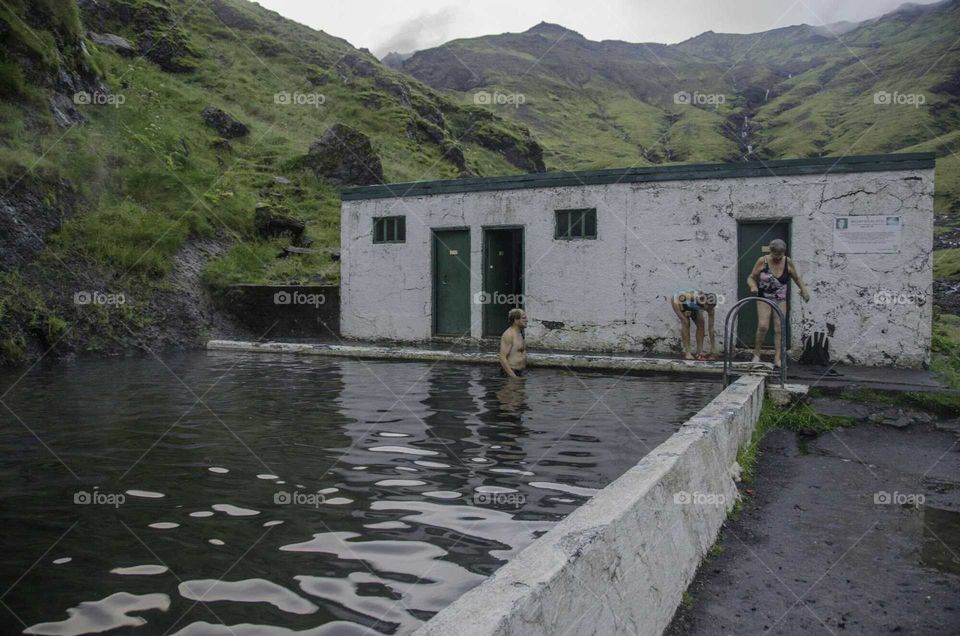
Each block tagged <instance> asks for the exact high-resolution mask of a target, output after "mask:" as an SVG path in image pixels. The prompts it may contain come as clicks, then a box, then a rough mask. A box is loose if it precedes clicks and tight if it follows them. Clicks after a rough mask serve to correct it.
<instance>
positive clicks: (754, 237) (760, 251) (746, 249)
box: [737, 221, 790, 348]
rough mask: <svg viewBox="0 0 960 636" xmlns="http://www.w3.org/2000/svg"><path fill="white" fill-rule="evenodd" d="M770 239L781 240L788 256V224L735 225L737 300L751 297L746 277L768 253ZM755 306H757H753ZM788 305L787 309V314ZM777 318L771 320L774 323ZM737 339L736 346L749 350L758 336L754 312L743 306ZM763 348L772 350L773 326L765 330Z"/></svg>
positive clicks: (781, 222) (755, 223)
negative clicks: (759, 259)
mask: <svg viewBox="0 0 960 636" xmlns="http://www.w3.org/2000/svg"><path fill="white" fill-rule="evenodd" d="M773 239H781V240H782V241H784V242H785V243H786V244H787V256H789V255H790V221H759V222H744V223H739V224H738V225H737V246H738V247H737V253H738V254H739V257H738V259H737V285H738V286H737V298H746V297H748V296H752V295H753V294H751V293H750V288H749V287H747V276H749V275H750V272H751V271H752V270H753V265H754V263H756V262H757V259H758V258H760V257H761V256H763V255H765V254H767V246H768V245H770V241H772V240H773ZM753 304H757V303H753ZM789 309H790V308H789V305H788V307H787V310H788V313H789ZM776 319H777V317H776V315H774V316H773V318H772V320H776ZM737 322H738V327H737V339H738V340H739V344H740V345H741V346H745V347H752V346H753V344H754V340H755V339H756V335H757V310H756V308H755V307H744V308H743V310H742V311H741V312H740V316H739V318H738V319H737ZM786 335H787V343H788V345H789V343H790V325H789V321H788V323H787V334H786ZM763 346H764V347H770V348H772V347H773V323H772V322H771V323H770V329H769V330H768V331H767V338H766V341H765V342H764V345H763Z"/></svg>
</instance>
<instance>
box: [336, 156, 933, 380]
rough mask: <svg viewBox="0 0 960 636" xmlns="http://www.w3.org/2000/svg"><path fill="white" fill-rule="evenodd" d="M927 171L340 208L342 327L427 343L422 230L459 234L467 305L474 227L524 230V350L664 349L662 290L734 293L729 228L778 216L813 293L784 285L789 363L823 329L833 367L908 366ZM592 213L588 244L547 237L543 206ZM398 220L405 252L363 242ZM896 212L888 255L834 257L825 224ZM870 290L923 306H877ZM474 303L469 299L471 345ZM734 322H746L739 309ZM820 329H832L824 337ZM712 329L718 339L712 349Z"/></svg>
mask: <svg viewBox="0 0 960 636" xmlns="http://www.w3.org/2000/svg"><path fill="white" fill-rule="evenodd" d="M933 179H934V175H933V170H932V169H931V170H898V171H889V172H864V173H845V174H833V173H828V174H827V175H826V176H824V175H800V176H789V177H775V176H766V177H752V178H731V179H704V180H696V181H693V180H691V181H665V182H646V183H618V184H609V185H590V186H579V187H572V186H571V187H549V188H536V189H523V190H503V191H490V192H467V193H451V194H438V195H431V196H418V197H408V198H404V199H372V200H351V201H344V202H343V209H342V227H341V244H342V245H349V246H350V247H349V249H348V250H345V251H344V254H343V257H342V267H341V272H342V289H341V326H342V327H341V328H342V330H343V334H344V336H346V337H349V338H356V339H367V340H379V339H384V340H397V341H410V342H418V341H427V340H429V339H430V338H431V324H432V315H431V311H432V267H431V262H430V259H431V244H430V237H431V234H430V228H439V227H469V228H470V268H471V288H470V295H471V298H473V297H474V296H475V295H476V294H477V293H479V292H480V291H481V280H482V279H481V276H482V269H481V268H482V247H483V244H482V238H483V228H485V227H492V226H500V225H503V226H507V225H509V226H519V227H522V228H523V230H524V241H525V243H524V248H525V253H524V264H525V289H524V294H525V300H526V309H527V311H528V313H529V315H530V325H529V327H528V330H527V338H528V342H529V345H530V346H531V347H532V348H536V347H543V348H546V347H549V348H553V349H570V350H585V351H589V350H594V351H618V352H620V351H623V352H645V353H669V352H676V351H678V350H679V329H677V328H676V324H675V323H676V318H675V317H674V315H673V312H672V311H671V310H670V307H669V305H668V304H667V298H669V297H670V296H671V295H672V294H673V293H674V292H675V291H676V290H678V289H685V288H691V287H695V288H699V289H703V290H706V291H712V292H715V293H718V294H722V295H723V296H724V297H725V298H726V300H727V304H726V305H721V306H720V308H719V315H718V319H717V330H718V332H719V331H720V330H721V329H722V323H723V318H724V316H725V315H726V308H727V307H729V306H730V305H731V304H732V302H733V301H734V300H736V297H737V289H738V283H739V282H740V281H739V279H740V277H741V274H742V273H741V272H739V271H738V268H737V255H738V246H737V223H738V221H764V220H773V219H789V220H790V221H791V240H790V246H789V250H790V255H791V257H792V258H793V259H794V261H795V262H796V264H797V266H798V268H799V270H800V272H801V274H802V275H803V278H804V280H805V281H806V282H807V284H808V285H809V287H810V289H811V293H812V298H811V302H810V303H809V304H803V303H801V301H800V297H799V292H798V290H797V289H796V286H795V285H791V296H790V299H789V300H790V305H791V312H790V326H791V340H790V343H789V349H790V354H791V357H794V358H796V357H798V356H799V354H800V353H801V351H802V338H803V336H804V335H808V334H811V333H812V332H815V331H822V332H828V331H831V330H832V336H831V342H830V346H831V355H832V357H833V359H835V360H843V361H845V362H850V363H855V364H863V365H897V366H907V367H917V366H921V365H924V364H927V363H928V362H929V356H930V351H929V346H930V330H931V320H932V303H931V302H929V299H930V298H932V291H933V290H932V283H933V276H932V267H933V262H932V252H933ZM589 207H592V208H596V209H597V232H598V236H597V239H596V240H574V241H557V240H555V239H554V238H553V235H554V210H557V209H564V208H589ZM394 214H403V215H405V216H406V218H407V224H406V227H407V240H406V243H404V244H386V245H384V244H378V245H374V244H373V242H372V237H371V231H372V226H373V221H372V218H373V217H374V216H387V215H394ZM858 214H869V215H882V214H889V215H902V216H903V230H902V231H903V236H902V242H901V248H900V252H899V253H897V254H835V253H834V252H833V227H834V219H835V217H837V216H849V215H858ZM880 292H889V293H893V294H897V295H899V294H904V295H907V296H910V295H912V296H915V297H920V298H924V299H927V301H926V302H917V303H912V304H909V305H903V304H887V305H884V304H877V303H875V302H874V299H875V297H876V295H877V294H878V293H880ZM481 310H482V305H479V304H471V312H472V316H471V323H472V325H473V327H472V332H471V338H472V339H474V340H478V339H480V338H481V331H482V321H481V318H480V312H481ZM745 311H753V310H752V309H747V310H745ZM828 323H829V324H830V327H828ZM721 336H722V334H720V333H718V344H720V345H721V346H722V344H723V343H722V339H721Z"/></svg>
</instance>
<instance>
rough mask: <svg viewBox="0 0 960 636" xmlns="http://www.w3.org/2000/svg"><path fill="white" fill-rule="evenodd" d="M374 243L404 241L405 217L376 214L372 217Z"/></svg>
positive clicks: (405, 230)
mask: <svg viewBox="0 0 960 636" xmlns="http://www.w3.org/2000/svg"><path fill="white" fill-rule="evenodd" d="M373 242H374V243H406V242H407V217H405V216H377V217H374V219H373Z"/></svg>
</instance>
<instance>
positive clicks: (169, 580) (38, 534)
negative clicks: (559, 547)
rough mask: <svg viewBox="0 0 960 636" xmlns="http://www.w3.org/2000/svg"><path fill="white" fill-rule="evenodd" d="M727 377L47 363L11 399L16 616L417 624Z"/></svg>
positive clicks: (248, 362)
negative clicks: (508, 376)
mask: <svg viewBox="0 0 960 636" xmlns="http://www.w3.org/2000/svg"><path fill="white" fill-rule="evenodd" d="M15 382H16V375H13V376H10V377H6V376H3V377H0V386H6V387H10V386H13V384H14V383H15ZM716 391H717V387H716V385H715V384H714V383H700V382H684V383H679V382H667V381H663V380H662V379H655V378H639V377H624V378H620V377H616V376H606V375H600V374H580V375H578V376H575V375H573V374H571V373H565V372H560V371H552V370H537V372H536V373H533V374H531V375H530V376H528V377H527V378H526V379H525V380H524V381H522V382H507V381H506V380H504V379H502V378H500V377H498V375H497V373H496V369H495V368H492V367H491V368H482V367H462V366H448V365H428V364H418V363H392V362H378V363H373V362H356V361H331V360H322V359H305V358H297V357H280V356H277V357H264V356H254V355H244V354H240V355H233V354H212V355H182V356H173V357H171V358H169V359H167V360H165V361H164V364H161V363H160V362H158V361H151V360H145V359H131V360H113V361H84V362H78V363H75V364H64V365H56V366H50V367H40V368H37V369H34V370H32V371H31V372H30V373H28V374H27V375H26V376H25V377H24V378H23V380H22V381H21V382H20V383H19V384H17V385H16V386H15V388H14V390H12V391H11V392H10V394H9V395H7V397H5V398H4V400H5V402H6V403H8V404H9V405H10V408H11V409H12V410H13V411H14V412H15V413H16V414H17V416H18V417H19V420H18V419H17V418H14V417H13V416H12V415H11V414H10V413H9V412H7V411H5V410H4V411H0V452H3V454H4V456H5V457H6V458H7V461H5V462H4V463H3V464H2V465H0V505H2V507H0V522H2V524H3V528H4V530H5V531H4V533H3V535H2V539H0V547H2V551H0V575H2V577H3V580H2V583H3V584H4V585H5V587H4V589H7V588H9V587H11V586H13V587H12V590H11V591H10V592H9V594H8V595H7V596H6V597H5V599H4V603H5V604H6V605H8V606H9V608H10V610H12V612H13V613H15V615H16V616H13V614H11V615H10V617H8V618H13V619H14V621H17V620H19V621H20V623H14V624H19V625H20V627H19V629H18V630H17V631H23V630H27V631H26V632H25V633H35V634H62V635H66V634H87V633H97V632H101V631H105V630H108V629H115V628H122V627H127V628H132V627H138V626H139V627H140V628H139V629H138V631H137V632H136V633H144V634H147V633H165V632H167V633H171V634H172V633H176V634H180V635H191V636H192V635H196V634H204V635H208V634H228V633H233V634H238V635H239V634H258V635H261V634H293V633H297V634H328V633H336V634H351V633H363V632H364V630H368V629H372V630H375V631H378V632H383V633H406V632H409V631H411V630H413V629H415V628H416V627H417V626H418V625H419V624H420V623H421V622H422V621H423V620H426V619H428V618H429V617H430V616H431V615H433V614H434V613H435V612H437V611H439V610H440V609H442V608H443V607H444V606H445V605H447V604H449V603H450V602H451V601H453V600H454V599H456V598H457V597H458V596H460V595H461V594H462V593H463V592H464V591H466V590H468V589H470V588H471V587H473V586H475V585H477V584H478V583H479V582H480V581H482V580H483V578H484V577H485V576H487V575H489V574H490V573H491V572H493V571H494V570H496V568H498V567H500V566H501V565H502V564H503V563H504V562H505V561H506V560H507V559H509V558H510V557H512V556H513V555H515V554H516V553H517V552H518V551H519V550H521V549H523V548H524V547H526V546H527V545H528V544H529V543H530V542H531V541H533V540H534V539H535V538H536V537H537V536H539V535H541V534H542V533H543V532H546V531H547V530H548V529H549V528H550V527H551V526H552V525H553V524H554V523H556V521H557V520H559V519H561V518H563V516H565V515H567V514H569V513H570V512H571V511H572V510H574V509H575V508H576V507H577V506H578V505H580V504H582V503H583V502H584V501H586V499H587V498H588V497H589V496H591V495H592V494H593V493H595V492H596V491H597V490H598V489H600V488H603V487H604V486H605V485H606V484H608V483H609V482H610V481H612V480H613V479H615V478H616V477H617V476H619V475H620V474H622V473H623V472H624V471H625V470H626V469H627V468H629V467H630V466H632V465H634V464H635V463H636V462H637V461H638V460H639V459H640V458H641V457H642V456H643V455H644V454H645V453H646V452H648V450H649V449H650V448H652V447H653V446H655V445H656V444H658V443H659V442H660V441H662V440H664V439H666V437H667V436H669V434H670V433H671V432H673V431H674V430H675V428H676V426H677V425H678V424H679V423H680V422H681V421H682V420H683V419H685V418H686V417H687V416H689V415H690V414H691V413H692V412H694V411H695V410H697V409H698V408H700V407H701V406H702V405H703V404H705V403H706V402H707V401H708V400H709V399H710V397H712V396H713V395H714V394H715V393H716ZM21 422H22V423H21ZM27 427H29V429H30V430H28V428H27ZM31 431H32V432H31ZM34 433H35V435H34ZM38 438H39V440H42V442H43V443H42V444H41V443H40V442H39V441H38ZM44 445H46V446H44ZM58 457H59V459H58ZM61 462H62V463H61ZM35 562H36V563H35ZM25 573H26V574H25ZM5 622H6V623H9V622H10V621H9V620H7V621H5ZM223 624H225V625H228V626H230V629H227V628H226V627H224V626H223ZM231 630H232V631H231Z"/></svg>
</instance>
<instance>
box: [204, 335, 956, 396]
mask: <svg viewBox="0 0 960 636" xmlns="http://www.w3.org/2000/svg"><path fill="white" fill-rule="evenodd" d="M441 347H442V345H440V344H437V343H434V344H433V345H431V344H426V345H417V346H413V345H401V344H396V343H391V344H382V343H380V344H378V343H370V342H351V343H344V342H342V341H339V342H330V341H326V342H317V341H267V342H254V341H242V340H210V341H209V342H208V343H207V349H208V350H210V351H243V352H254V353H281V354H294V355H313V356H328V357H337V358H352V359H355V360H407V361H424V362H459V363H467V364H477V363H480V364H497V352H496V348H495V347H494V346H493V344H491V343H483V345H482V346H481V347H479V348H478V347H466V346H457V345H456V344H452V345H450V346H449V347H448V348H441ZM528 362H529V365H530V366H531V367H534V368H537V367H540V368H549V367H552V368H561V369H596V370H600V371H604V370H605V371H621V372H637V373H676V374H684V375H693V376H696V375H699V376H719V375H722V373H723V362H722V361H720V360H717V361H699V360H682V359H680V358H671V357H666V356H656V355H637V354H631V353H593V352H576V351H534V352H531V353H530V355H529V360H528ZM732 369H733V374H734V375H735V376H736V375H741V374H747V373H749V374H755V375H764V376H773V375H774V373H773V365H772V364H771V363H770V362H764V363H761V364H760V365H756V364H753V363H751V362H745V361H734V362H733V363H732ZM787 377H788V380H790V381H792V382H797V383H801V384H807V385H810V386H811V387H813V386H816V387H817V388H820V389H825V390H831V389H847V388H862V389H875V390H879V391H921V392H922V391H944V390H949V389H946V388H945V387H944V386H943V384H941V383H940V382H939V381H938V380H937V379H936V378H934V376H933V375H932V374H931V373H930V371H928V370H925V369H901V368H893V367H854V366H849V365H841V364H831V365H830V367H811V366H804V365H799V364H796V363H791V364H789V365H788V367H787ZM773 383H774V382H773V381H772V382H771V385H772V384H773Z"/></svg>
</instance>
